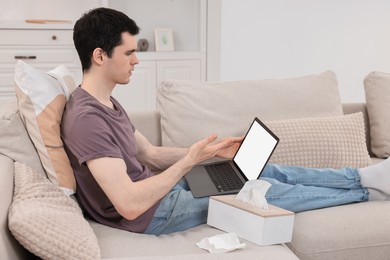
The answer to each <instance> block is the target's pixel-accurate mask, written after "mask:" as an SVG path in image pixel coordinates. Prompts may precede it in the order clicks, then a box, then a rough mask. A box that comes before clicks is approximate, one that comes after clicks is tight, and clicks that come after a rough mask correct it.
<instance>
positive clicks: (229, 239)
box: [196, 233, 246, 254]
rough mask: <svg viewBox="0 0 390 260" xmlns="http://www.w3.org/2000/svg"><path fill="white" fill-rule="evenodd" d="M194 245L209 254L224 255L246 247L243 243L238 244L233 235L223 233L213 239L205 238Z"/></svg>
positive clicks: (235, 236) (238, 241)
mask: <svg viewBox="0 0 390 260" xmlns="http://www.w3.org/2000/svg"><path fill="white" fill-rule="evenodd" d="M196 245H197V246H198V247H199V248H201V249H205V250H207V251H209V252H210V253H211V254H218V253H226V252H230V251H233V250H236V249H242V248H245V247H246V244H245V243H240V240H239V239H238V237H237V235H236V234H235V233H225V234H220V235H216V236H213V237H205V238H203V239H202V240H201V241H199V242H198V243H196Z"/></svg>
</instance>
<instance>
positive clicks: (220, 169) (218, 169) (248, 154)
mask: <svg viewBox="0 0 390 260" xmlns="http://www.w3.org/2000/svg"><path fill="white" fill-rule="evenodd" d="M278 143H279V138H278V137H277V136H276V135H275V134H274V133H273V132H272V131H271V130H270V129H269V128H268V127H267V126H266V125H265V124H264V123H263V122H261V121H260V119H259V118H257V117H256V118H255V119H254V120H253V122H252V124H251V125H250V127H249V130H248V131H247V133H246V135H245V137H244V139H243V141H242V143H241V145H240V147H239V148H238V150H237V152H236V154H235V155H234V157H233V159H232V160H228V161H226V160H225V161H219V162H213V163H208V164H201V165H196V166H194V167H193V168H192V169H191V171H190V172H188V173H187V174H186V175H185V179H186V180H187V182H188V186H189V187H190V189H191V192H192V194H193V196H194V197H195V198H200V197H206V196H213V195H223V194H234V193H238V192H239V191H240V190H241V188H242V187H243V186H244V184H245V182H247V181H248V180H255V179H258V178H259V177H260V175H261V172H262V171H263V169H264V167H265V165H266V164H267V162H268V160H269V158H270V157H271V155H272V153H273V151H274V150H275V148H276V146H277V144H278Z"/></svg>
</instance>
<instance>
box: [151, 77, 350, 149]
mask: <svg viewBox="0 0 390 260" xmlns="http://www.w3.org/2000/svg"><path fill="white" fill-rule="evenodd" d="M157 101H158V110H159V112H160V114H161V128H162V144H163V145H164V146H184V147H186V146H189V145H191V144H193V143H194V142H195V141H198V140H200V139H202V138H205V137H206V136H208V135H209V134H211V133H217V134H218V135H219V137H225V136H239V135H242V134H243V133H244V132H245V130H246V129H247V128H248V127H249V125H250V123H251V122H252V120H253V118H254V117H255V116H258V117H259V118H260V119H261V120H262V121H269V120H281V119H291V118H305V117H323V116H340V115H343V110H342V104H341V99H340V95H339V91H338V86H337V79H336V75H335V74H334V73H333V72H331V71H326V72H324V73H321V74H318V75H309V76H303V77H297V78H289V79H266V80H251V81H237V82H219V83H210V82H191V81H165V82H162V83H161V84H160V85H159V86H158V95H157Z"/></svg>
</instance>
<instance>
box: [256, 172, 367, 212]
mask: <svg viewBox="0 0 390 260" xmlns="http://www.w3.org/2000/svg"><path fill="white" fill-rule="evenodd" d="M261 179H262V180H266V181H268V182H270V183H271V184H272V186H271V187H270V189H269V190H268V192H267V194H266V199H267V201H268V203H270V204H272V205H275V206H278V207H281V208H284V209H287V210H290V211H294V212H300V211H306V210H312V209H318V208H324V207H331V206H337V205H343V204H348V203H353V202H361V201H367V200H368V191H367V189H365V188H363V187H362V185H361V184H360V177H359V174H358V171H357V170H356V169H352V168H344V169H340V170H334V169H311V168H303V167H291V166H281V165H273V164H269V165H267V166H266V168H265V169H264V172H263V174H262V176H261Z"/></svg>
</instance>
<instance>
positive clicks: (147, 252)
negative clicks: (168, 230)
mask: <svg viewBox="0 0 390 260" xmlns="http://www.w3.org/2000/svg"><path fill="white" fill-rule="evenodd" d="M90 225H91V227H92V228H93V230H94V232H95V234H96V236H97V238H98V241H99V246H100V252H101V256H102V258H121V257H126V259H143V260H145V259H194V260H198V259H221V254H210V253H209V252H208V251H205V250H203V249H200V248H199V247H198V246H197V245H196V243H197V242H199V241H200V240H201V239H202V238H204V237H211V236H214V235H217V234H221V233H223V231H220V230H218V229H214V228H212V227H210V226H208V225H206V224H205V225H201V226H198V227H195V228H193V229H190V230H187V231H184V232H178V233H173V234H170V235H161V236H154V235H145V234H137V233H131V232H128V231H123V230H119V229H114V228H111V227H107V226H104V225H101V224H98V223H96V222H93V221H90ZM240 241H241V242H244V243H246V248H244V249H242V250H236V251H233V252H230V253H226V254H223V255H222V256H223V257H222V258H223V259H227V260H228V259H241V260H244V259H258V258H259V256H261V257H262V259H286V260H288V259H298V258H297V257H296V256H295V255H294V254H293V253H292V252H291V251H290V250H289V249H288V248H287V247H286V246H284V245H273V246H264V247H262V246H257V245H255V244H252V243H250V242H248V241H246V240H244V239H240Z"/></svg>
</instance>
